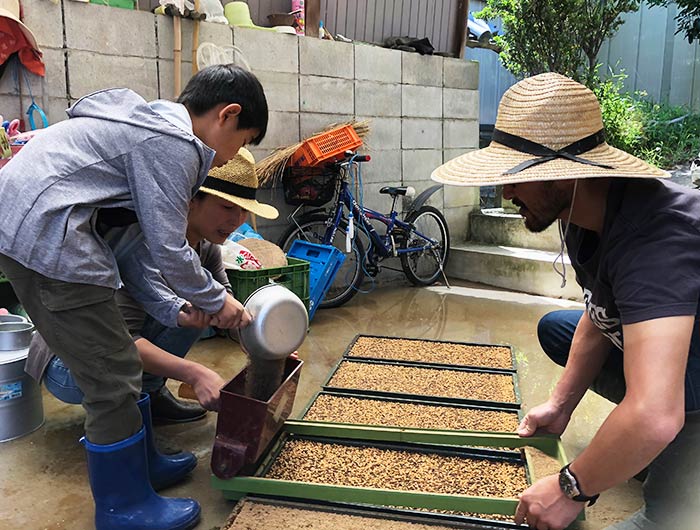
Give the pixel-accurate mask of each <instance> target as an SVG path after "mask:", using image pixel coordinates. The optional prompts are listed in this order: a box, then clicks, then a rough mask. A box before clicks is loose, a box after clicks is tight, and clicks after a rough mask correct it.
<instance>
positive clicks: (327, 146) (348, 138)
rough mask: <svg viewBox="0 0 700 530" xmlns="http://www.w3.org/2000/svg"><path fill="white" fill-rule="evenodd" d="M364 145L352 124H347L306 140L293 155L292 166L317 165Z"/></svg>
mask: <svg viewBox="0 0 700 530" xmlns="http://www.w3.org/2000/svg"><path fill="white" fill-rule="evenodd" d="M361 145H362V140H360V137H359V136H357V133H356V132H355V129H353V127H352V125H345V126H343V127H338V128H337V129H332V130H330V131H328V132H324V133H321V134H317V135H316V136H312V137H311V138H309V139H308V140H306V141H305V142H304V143H303V144H302V145H301V147H299V149H297V150H296V152H295V153H294V154H293V155H292V158H291V161H290V164H291V165H292V166H315V165H317V164H319V163H321V162H324V161H327V160H331V159H334V160H336V159H339V158H340V157H338V155H342V154H343V153H344V152H345V151H347V150H348V149H351V150H354V149H357V148H358V147H360V146H361Z"/></svg>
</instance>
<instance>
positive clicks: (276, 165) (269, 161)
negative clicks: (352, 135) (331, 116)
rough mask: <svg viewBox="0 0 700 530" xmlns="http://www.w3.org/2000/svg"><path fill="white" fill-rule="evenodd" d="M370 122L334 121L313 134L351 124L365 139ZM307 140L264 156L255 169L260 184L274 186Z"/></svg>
mask: <svg viewBox="0 0 700 530" xmlns="http://www.w3.org/2000/svg"><path fill="white" fill-rule="evenodd" d="M369 123H370V122H369V120H362V121H357V120H352V121H348V122H343V123H333V124H331V125H329V126H328V127H326V128H325V129H323V130H322V131H319V132H317V133H314V134H312V135H311V136H316V135H317V134H321V133H324V132H328V131H330V130H332V129H337V128H338V127H344V126H346V125H351V126H352V128H353V129H355V132H356V133H357V136H359V137H360V139H361V140H363V141H364V139H365V137H366V136H367V135H368V134H369V131H370V127H369ZM305 141H306V140H302V141H301V142H297V143H295V144H293V145H288V146H286V147H278V148H277V149H275V150H274V151H273V152H272V153H271V154H270V155H269V156H267V157H265V158H263V159H262V160H261V161H260V162H258V163H257V164H255V170H256V172H257V174H258V182H259V183H260V186H267V187H271V186H274V185H275V184H276V183H277V182H278V181H279V180H280V178H281V177H282V172H283V171H284V168H285V166H286V165H287V162H289V159H290V158H291V157H292V155H293V154H294V153H295V152H296V151H297V149H299V147H301V145H302V144H303V143H304V142H305Z"/></svg>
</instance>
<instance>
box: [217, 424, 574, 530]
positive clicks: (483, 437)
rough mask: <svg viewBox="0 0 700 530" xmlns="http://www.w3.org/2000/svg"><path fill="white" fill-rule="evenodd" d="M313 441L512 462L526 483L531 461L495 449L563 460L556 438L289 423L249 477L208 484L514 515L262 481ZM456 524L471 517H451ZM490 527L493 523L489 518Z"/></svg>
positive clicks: (491, 503) (433, 497)
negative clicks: (295, 447) (287, 450)
mask: <svg viewBox="0 0 700 530" xmlns="http://www.w3.org/2000/svg"><path fill="white" fill-rule="evenodd" d="M300 438H301V439H313V440H315V441H324V442H329V443H346V444H353V445H366V446H373V447H378V446H381V447H384V448H390V447H391V448H394V449H402V450H411V451H422V452H433V453H435V452H440V453H442V454H445V453H449V454H462V455H465V456H466V455H467V454H468V455H470V456H477V455H478V457H480V458H487V459H492V460H493V459H495V460H499V461H511V462H512V461H514V459H517V461H518V462H520V463H523V464H524V465H525V471H526V474H527V477H528V482H531V480H530V477H531V476H532V465H533V464H532V462H531V460H530V458H528V457H527V453H525V455H526V456H525V457H524V458H523V457H522V456H519V457H514V455H513V453H512V451H502V450H499V449H494V448H500V447H504V448H511V449H514V448H521V447H525V446H531V447H535V448H537V449H539V450H540V451H542V452H544V453H545V454H547V455H549V456H551V457H553V458H555V459H556V460H557V461H558V462H559V464H560V465H562V466H563V465H565V464H566V462H567V459H566V455H565V453H564V449H563V447H562V445H561V441H560V440H559V438H558V437H553V436H536V437H532V438H520V437H519V436H518V435H516V434H512V433H511V434H504V433H466V432H460V431H430V430H421V429H404V428H392V427H381V428H379V427H367V426H357V425H352V426H350V425H342V424H321V423H314V422H304V421H291V420H289V421H287V422H286V423H285V424H284V428H283V429H282V431H281V432H280V434H279V436H278V439H277V440H276V442H275V443H274V445H272V446H271V449H270V451H269V452H268V453H267V455H265V456H264V457H263V458H261V460H260V461H259V466H258V468H257V471H256V472H255V473H254V475H253V476H249V477H241V476H239V477H235V478H232V479H227V480H222V479H219V478H217V477H215V476H212V486H213V487H214V488H215V489H220V490H222V491H223V494H224V497H226V498H227V499H233V500H237V499H240V498H241V497H243V496H244V495H246V494H253V495H264V496H269V497H274V498H284V499H294V500H306V501H324V502H340V503H344V504H348V503H351V504H353V505H356V504H360V505H373V506H404V507H406V508H414V509H416V508H423V509H428V510H449V511H464V512H471V513H483V514H503V515H513V514H514V513H515V509H516V507H517V504H518V500H517V499H508V498H496V497H476V496H464V495H454V494H439V493H426V492H416V491H401V490H388V489H378V488H361V487H355V486H339V485H332V484H317V483H310V482H299V481H289V480H278V479H269V478H264V475H265V473H266V472H267V470H268V469H269V468H270V466H271V465H272V464H273V462H274V461H275V459H276V458H277V457H278V455H279V454H280V452H281V450H282V448H283V446H284V444H285V443H286V442H287V441H288V440H290V439H300ZM451 517H453V518H455V520H461V521H467V520H473V519H474V518H467V517H462V516H459V515H451ZM484 521H488V523H489V524H491V523H492V521H491V520H485V519H484Z"/></svg>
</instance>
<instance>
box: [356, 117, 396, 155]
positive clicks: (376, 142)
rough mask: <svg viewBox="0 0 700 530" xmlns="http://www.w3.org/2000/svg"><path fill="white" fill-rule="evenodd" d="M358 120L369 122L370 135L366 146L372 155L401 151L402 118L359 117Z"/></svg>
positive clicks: (365, 141) (365, 143)
mask: <svg viewBox="0 0 700 530" xmlns="http://www.w3.org/2000/svg"><path fill="white" fill-rule="evenodd" d="M357 119H358V120H369V134H368V135H367V137H366V138H365V139H364V145H365V146H366V147H367V148H369V150H370V154H371V153H372V152H374V151H382V150H385V149H401V118H379V117H369V116H358V117H357Z"/></svg>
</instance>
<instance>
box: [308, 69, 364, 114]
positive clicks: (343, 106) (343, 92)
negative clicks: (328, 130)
mask: <svg viewBox="0 0 700 530" xmlns="http://www.w3.org/2000/svg"><path fill="white" fill-rule="evenodd" d="M299 96H300V98H299V99H300V105H299V110H300V111H301V112H322V113H327V114H353V113H354V109H355V104H354V103H355V102H354V97H353V86H352V81H350V80H349V79H333V78H330V77H317V76H312V75H302V76H301V77H300V81H299Z"/></svg>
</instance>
